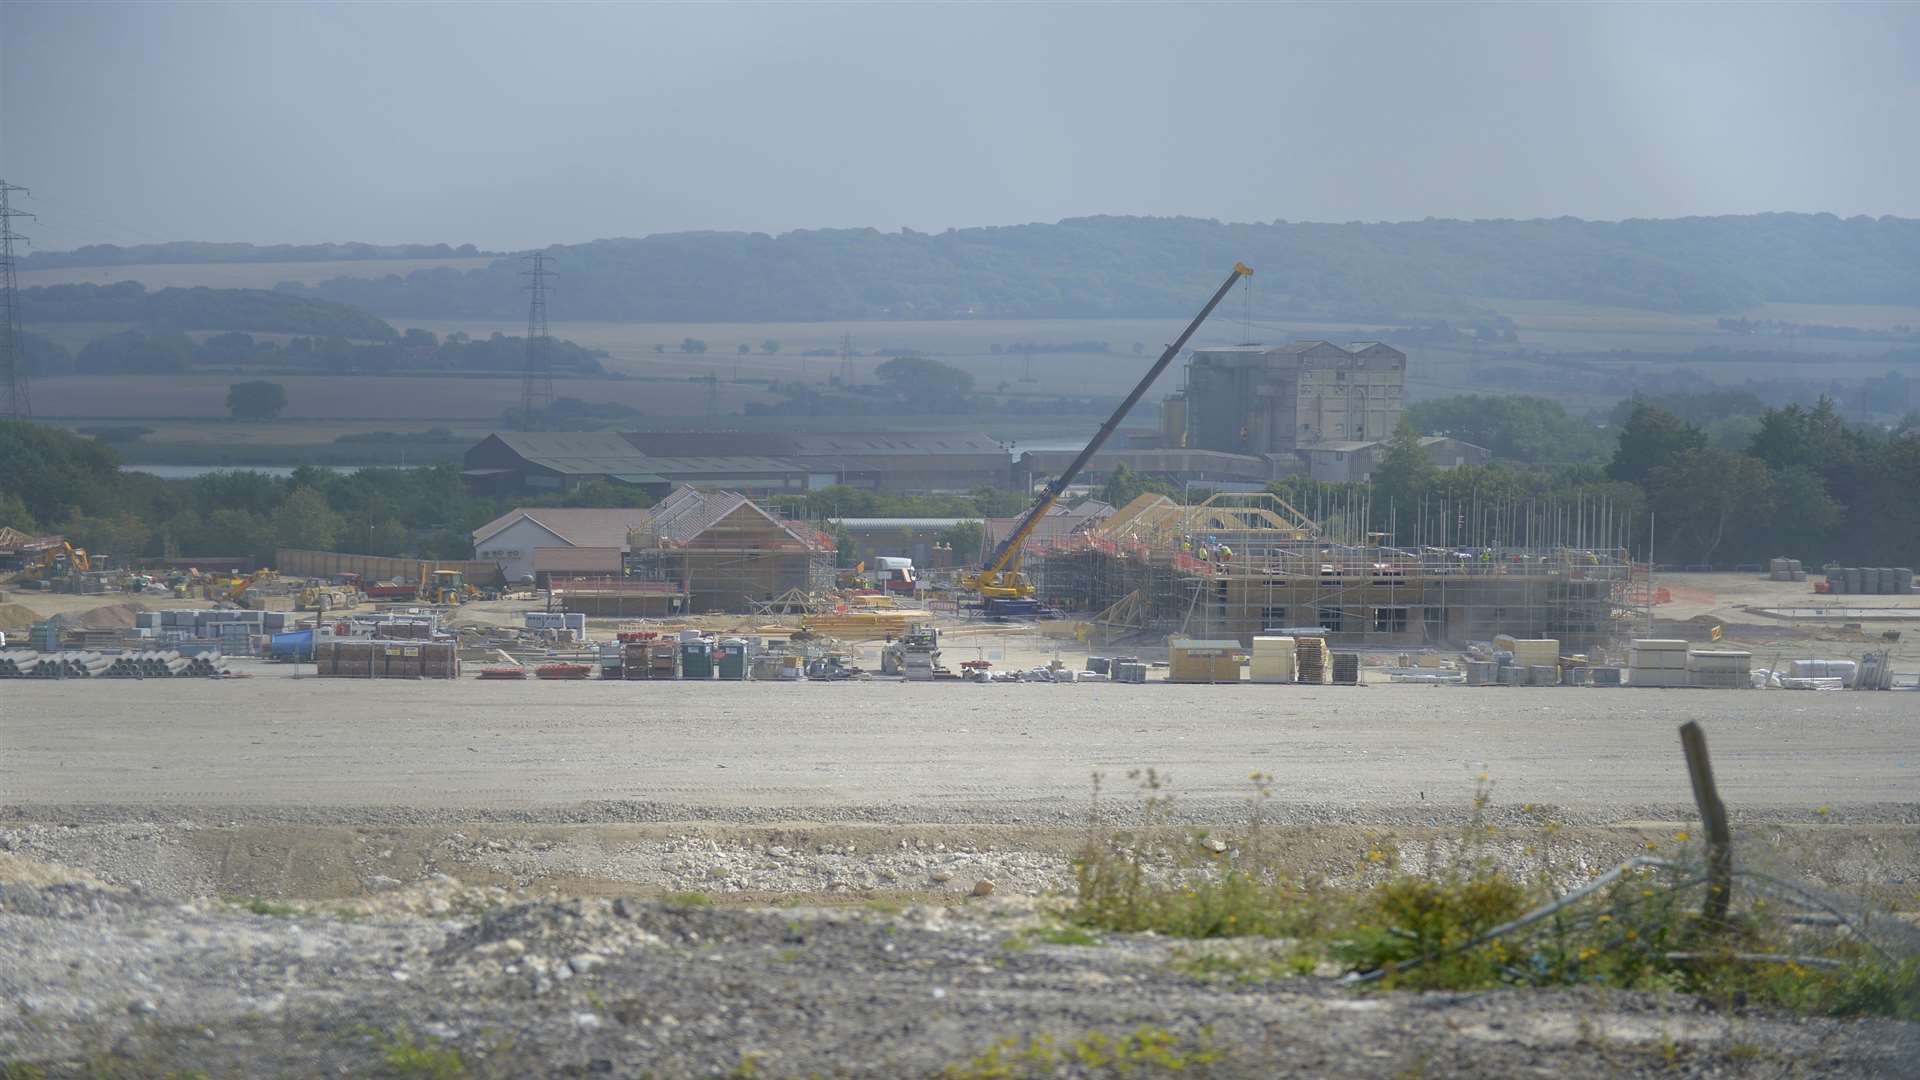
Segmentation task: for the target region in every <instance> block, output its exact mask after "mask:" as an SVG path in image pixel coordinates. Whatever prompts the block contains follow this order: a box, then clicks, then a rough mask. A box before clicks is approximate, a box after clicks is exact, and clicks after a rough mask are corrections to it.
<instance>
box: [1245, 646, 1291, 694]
mask: <svg viewBox="0 0 1920 1080" xmlns="http://www.w3.org/2000/svg"><path fill="white" fill-rule="evenodd" d="M1296 648H1297V646H1296V644H1295V642H1294V639H1293V638H1290V637H1256V638H1254V639H1253V656H1252V658H1251V660H1250V661H1249V663H1248V672H1247V673H1248V675H1249V677H1251V678H1252V680H1253V681H1254V682H1257V683H1290V682H1292V681H1293V680H1294V654H1295V650H1296Z"/></svg>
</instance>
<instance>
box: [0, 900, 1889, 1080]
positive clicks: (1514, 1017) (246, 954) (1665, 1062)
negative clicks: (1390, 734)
mask: <svg viewBox="0 0 1920 1080" xmlns="http://www.w3.org/2000/svg"><path fill="white" fill-rule="evenodd" d="M44 879H45V875H42V880H43V883H42V884H37V885H33V884H17V883H16V884H7V885H4V886H0V995H3V996H4V997H5V998H6V1000H8V1001H10V1002H12V1003H13V1004H14V1007H13V1008H10V1009H8V1010H6V1011H5V1012H4V1013H3V1014H0V1062H5V1063H9V1064H13V1065H21V1064H33V1065H38V1066H41V1067H43V1068H44V1069H45V1070H46V1072H47V1074H48V1075H56V1076H64V1075H138V1076H162V1075H167V1074H168V1073H169V1072H173V1071H184V1070H189V1069H192V1070H199V1073H198V1074H200V1075H206V1076H209V1077H225V1076H238V1077H253V1076H320V1075H339V1076H378V1075H412V1076H436V1075H455V1074H454V1073H451V1072H444V1073H436V1072H430V1071H426V1068H427V1066H426V1065H425V1064H423V1063H422V1059H421V1057H420V1056H419V1055H416V1056H415V1057H414V1058H413V1061H412V1066H411V1071H409V1070H408V1069H406V1068H402V1067H401V1066H402V1065H403V1064H404V1054H403V1053H402V1051H401V1049H400V1048H402V1047H413V1048H415V1049H416V1050H418V1049H421V1048H426V1049H427V1050H428V1052H429V1055H437V1060H438V1062H439V1064H440V1065H441V1066H442V1067H448V1065H449V1055H450V1053H458V1054H459V1055H460V1058H461V1063H462V1064H463V1065H464V1067H465V1068H466V1069H467V1070H469V1071H470V1072H471V1073H472V1074H474V1075H479V1076H503V1077H504V1076H527V1075H553V1076H566V1075H616V1076H644V1075H654V1076H724V1075H734V1076H744V1075H751V1076H760V1077H774V1076H780V1077H784V1076H796V1077H797V1076H834V1077H918V1076H933V1075H937V1074H939V1073H940V1072H941V1070H942V1069H944V1068H946V1067H947V1066H950V1065H955V1064H960V1063H964V1062H967V1061H968V1060H970V1059H972V1058H974V1057H975V1056H976V1055H978V1054H979V1053H981V1052H982V1051H984V1050H986V1049H987V1048H988V1047H990V1046H991V1045H993V1044H994V1043H996V1042H998V1041H1000V1040H1003V1039H1007V1038H1017V1039H1025V1038H1027V1037H1029V1036H1032V1035H1035V1034H1049V1035H1052V1036H1053V1037H1055V1038H1056V1039H1059V1040H1062V1041H1070V1040H1073V1039H1076V1038H1084V1037H1086V1036H1088V1035H1090V1034H1092V1033H1105V1034H1109V1035H1115V1036H1120V1035H1125V1034H1127V1033H1130V1032H1133V1031H1135V1030H1137V1029H1139V1028H1141V1027H1148V1028H1151V1029H1154V1030H1157V1031H1164V1032H1166V1033H1168V1035H1170V1036H1171V1037H1173V1038H1175V1039H1177V1040H1178V1046H1180V1047H1182V1048H1192V1049H1202V1048H1204V1049H1208V1050H1210V1051H1211V1052H1212V1053H1214V1054H1217V1055H1218V1056H1219V1060H1218V1061H1217V1062H1215V1063H1213V1064H1211V1065H1209V1066H1207V1067H1206V1068H1204V1069H1198V1070H1196V1069H1188V1070H1186V1071H1185V1072H1184V1073H1183V1075H1199V1076H1229V1077H1255V1076H1272V1075H1276V1074H1278V1073H1288V1074H1297V1075H1315V1076H1354V1077H1386V1076H1409V1075H1427V1076H1466V1075H1475V1076H1483V1075H1502V1076H1516V1075H1542V1076H1551V1075H1562V1076H1592V1075H1623V1076H1638V1075H1692V1076H1744V1075H1752V1076H1825V1077H1831V1076H1861V1077H1868V1076H1874V1077H1879V1076H1899V1075H1913V1072H1912V1066H1913V1062H1914V1061H1916V1060H1920V1028H1916V1027H1915V1026H1914V1025H1902V1024H1896V1023H1891V1022H1882V1021H1855V1022H1837V1021H1826V1020H1807V1019H1800V1018H1791V1017H1783V1016H1777V1015H1771V1014H1764V1013H1758V1012H1751V1011H1746V1010H1739V1009H1735V1010H1730V1011H1717V1010H1714V1009H1711V1008H1707V1007H1705V1006H1703V1005H1702V1004H1700V1003H1698V1002H1695V1001H1693V1000H1691V999H1684V998H1672V997H1668V998H1661V997H1652V996H1646V995H1634V994H1602V993H1589V992H1547V993H1513V992H1489V993H1475V994H1425V995H1409V994H1377V995H1365V996H1363V995H1360V994H1357V993H1355V992H1353V991H1349V990H1346V989H1343V988H1340V987H1339V986H1337V985H1335V984H1334V983H1333V981H1332V980H1331V979H1327V978H1312V977H1307V978H1298V979H1289V980H1283V981H1278V982H1271V983H1217V982H1207V981H1202V980H1199V979H1195V978H1192V977H1189V976H1186V975H1183V974H1180V973H1179V972H1178V971H1176V970H1175V969H1174V968H1173V966H1172V965H1171V964H1170V961H1172V960H1173V959H1174V958H1175V955H1176V949H1177V948H1178V946H1176V945H1174V944H1171V943H1169V942H1167V941H1166V940H1164V939H1157V938H1154V937H1151V936H1115V937H1113V938H1110V939H1107V940H1104V941H1102V942H1101V943H1099V944H1097V945H1091V946H1084V945H1055V944H1048V943H1046V942H1045V941H1044V940H1043V939H1040V938H1038V937H1036V936H1034V935H1032V934H1030V933H1028V932H1027V931H1030V930H1031V929H1032V928H1033V927H1034V926H1035V924H1036V918H1035V913H1034V910H1033V906H1032V905H1031V904H1030V903H1019V902H1008V901H1000V900H998V899H997V898H996V899H991V900H986V901H978V902H975V903H973V904H971V905H969V906H967V907H965V908H961V909H950V908H941V907H916V908H910V909H907V910H906V911H905V912H903V913H901V914H899V915H888V914H881V913H876V912H868V911H836V912H821V911H810V912H803V911H768V910H721V909H710V908H700V907H672V906H662V905H658V904H650V903H641V902H636V901H629V900H607V899H587V900H573V901H569V902H563V903H526V904H514V903H506V902H505V900H506V898H505V897H504V896H503V895H502V894H500V893H498V892H497V891H490V890H475V889H472V888H463V887H460V886H457V885H455V884H453V883H451V882H433V883H429V884H428V885H427V886H423V887H420V888H416V889H413V890H407V891H404V892H401V893H397V894H395V895H394V896H393V897H391V898H389V899H388V900H386V901H383V902H380V903H376V904H371V905H368V906H367V907H365V908H357V909H354V908H349V909H341V910H338V911H336V912H334V913H330V914H312V913H294V914H288V913H278V914H254V913H250V912H248V911H246V910H244V909H239V908H235V907H233V906H230V905H225V904H219V903H198V904H188V905H179V904H175V903H171V902H166V901H161V900H158V899H155V898H151V897H148V896H143V895H139V894H135V893H128V892H122V891H116V890H110V889H101V888H98V887H95V886H90V885H85V884H47V883H44ZM362 912H364V913H362ZM115 1070H117V1072H116V1071H115ZM1086 1075H1094V1074H1086ZM1130 1075H1155V1074H1154V1073H1153V1072H1152V1071H1151V1070H1140V1071H1137V1072H1134V1073H1132V1074H1130Z"/></svg>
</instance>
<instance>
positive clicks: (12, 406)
mask: <svg viewBox="0 0 1920 1080" xmlns="http://www.w3.org/2000/svg"><path fill="white" fill-rule="evenodd" d="M16 191H18V192H20V193H21V194H23V195H31V194H33V193H32V192H30V191H28V190H27V189H26V188H23V187H20V186H18V185H15V184H9V183H7V182H6V181H5V180H0V383H4V384H5V385H4V389H5V391H6V395H7V400H6V413H5V415H6V417H7V419H9V420H25V419H27V418H28V417H30V416H32V415H33V396H32V394H31V393H30V392H29V390H28V387H27V362H26V358H25V357H23V356H21V355H20V296H19V294H20V290H19V282H18V281H17V280H15V278H14V267H13V242H14V241H15V240H25V239H26V237H24V236H22V235H20V234H19V233H17V232H14V231H13V219H14V218H17V217H24V218H30V217H33V215H32V214H30V213H28V212H27V211H25V210H15V209H14V208H13V206H12V205H11V204H10V203H9V202H8V197H9V196H11V195H12V194H13V193H14V192H16Z"/></svg>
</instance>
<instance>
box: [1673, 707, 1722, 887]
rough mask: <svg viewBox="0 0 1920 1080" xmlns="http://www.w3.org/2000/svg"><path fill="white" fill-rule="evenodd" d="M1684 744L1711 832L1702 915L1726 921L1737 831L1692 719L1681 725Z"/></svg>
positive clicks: (1702, 734)
mask: <svg viewBox="0 0 1920 1080" xmlns="http://www.w3.org/2000/svg"><path fill="white" fill-rule="evenodd" d="M1680 746H1681V748H1682V749H1683V750H1685V751H1686V753H1687V776H1688V778H1689V779H1691V780H1692V781H1693V801H1694V804H1695V805H1697V806H1698V807H1699V808H1700V823H1701V825H1702V826H1703V827H1705V829H1706V832H1707V902H1706V904H1705V906H1704V907H1703V908H1702V909H1701V914H1702V915H1704V916H1705V917H1706V920H1707V922H1709V923H1715V924H1717V923H1723V922H1725V921H1726V918H1727V905H1728V903H1729V902H1731V901H1732V899H1733V833H1732V831H1731V830H1730V829H1729V828H1728V827H1727V806H1726V804H1725V803H1723V802H1721V801H1720V792H1719V790H1718V789H1717V788H1715V787H1714V783H1713V763H1712V762H1711V761H1709V760H1708V759H1707V734H1706V732H1705V731H1703V730H1701V728H1700V725H1699V724H1698V723H1697V722H1695V721H1692V720H1689V721H1687V722H1686V723H1684V724H1681V725H1680Z"/></svg>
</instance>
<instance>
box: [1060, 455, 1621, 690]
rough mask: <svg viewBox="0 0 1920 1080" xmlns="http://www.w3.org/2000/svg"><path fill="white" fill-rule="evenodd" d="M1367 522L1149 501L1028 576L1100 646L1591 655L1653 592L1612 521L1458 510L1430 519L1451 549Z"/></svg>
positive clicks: (1241, 503) (1269, 505)
mask: <svg viewBox="0 0 1920 1080" xmlns="http://www.w3.org/2000/svg"><path fill="white" fill-rule="evenodd" d="M1357 497H1363V496H1359V495H1358V494H1357ZM1370 509H1371V508H1369V507H1366V506H1365V505H1364V504H1356V505H1352V506H1345V505H1342V506H1337V507H1325V508H1322V510H1324V511H1327V512H1326V513H1323V514H1322V516H1321V520H1320V521H1316V520H1315V519H1314V518H1311V517H1309V516H1308V515H1306V514H1303V513H1301V512H1300V511H1299V510H1297V509H1296V508H1294V507H1293V506H1290V505H1289V504H1287V503H1286V502H1285V501H1284V500H1282V499H1280V498H1279V497H1277V496H1274V495H1271V494H1266V493H1257V494H1247V495H1219V496H1215V497H1214V498H1212V499H1209V500H1207V501H1206V502H1204V503H1201V504H1198V505H1193V506H1183V505H1181V504H1179V503H1176V502H1174V501H1172V500H1170V499H1167V498H1165V497H1164V496H1159V495H1143V496H1141V497H1140V498H1138V499H1136V500H1134V501H1133V502H1132V503H1130V504H1128V505H1127V506H1125V507H1123V508H1122V509H1121V510H1120V511H1119V512H1117V513H1115V514H1113V515H1112V516H1111V517H1108V518H1106V519H1105V520H1102V521H1100V522H1098V523H1097V524H1094V525H1092V526H1091V527H1089V528H1088V529H1086V530H1084V531H1081V532H1078V533H1076V534H1074V535H1072V536H1068V537H1061V538H1056V539H1054V540H1053V541H1051V542H1049V543H1045V544H1042V545H1040V546H1039V547H1037V548H1036V549H1034V550H1032V551H1030V552H1029V556H1028V563H1027V566H1028V571H1029V573H1030V575H1031V576H1032V577H1033V579H1034V582H1035V584H1036V585H1037V586H1038V588H1039V589H1040V594H1041V597H1042V598H1043V600H1044V601H1045V602H1046V603H1048V604H1049V605H1050V606H1052V607H1056V608H1059V609H1061V610H1064V611H1068V612H1072V613H1075V614H1078V615H1082V616H1090V617H1091V635H1092V640H1093V641H1094V643H1095V644H1100V645H1104V644H1106V643H1111V642H1118V641H1122V640H1124V639H1127V638H1129V637H1137V638H1139V639H1142V640H1145V639H1150V638H1155V637H1160V636H1164V635H1167V634H1180V635H1184V636H1189V637H1197V638H1213V639H1217V638H1237V639H1239V640H1240V641H1241V642H1242V643H1243V644H1247V643H1250V642H1251V640H1252V638H1253V637H1254V636H1255V635H1257V634H1262V633H1266V632H1268V631H1274V630H1280V629H1283V628H1301V627H1320V628H1323V629H1324V630H1325V631H1326V632H1327V635H1328V637H1329V639H1330V641H1331V642H1332V643H1333V644H1336V645H1344V646H1347V647H1349V648H1355V647H1358V648H1380V649H1393V648H1401V649H1413V648H1426V647H1438V648H1461V647H1464V646H1466V645H1467V644H1468V643H1469V642H1473V641H1488V640H1491V639H1492V638H1493V637H1494V636H1495V635H1497V634H1510V635H1513V636H1514V637H1518V638H1556V639H1558V640H1559V641H1561V642H1562V645H1563V647H1564V648H1565V649H1567V650H1568V651H1570V652H1586V651H1593V650H1597V649H1602V648H1605V647H1606V646H1607V645H1609V644H1610V643H1612V642H1614V641H1616V640H1618V639H1619V637H1620V636H1621V631H1622V629H1623V628H1624V622H1625V620H1626V619H1627V617H1628V616H1629V614H1630V613H1631V611H1632V609H1633V608H1634V607H1635V606H1636V603H1637V602H1639V597H1638V593H1639V592H1641V591H1644V588H1645V581H1644V568H1640V570H1639V571H1638V572H1637V573H1636V568H1635V567H1634V565H1633V564H1632V563H1631V562H1630V561H1629V560H1628V559H1627V557H1626V554H1625V551H1624V541H1623V540H1622V538H1623V537H1624V536H1625V535H1626V525H1627V523H1626V522H1624V521H1622V522H1617V523H1616V522H1614V521H1612V520H1611V517H1610V516H1609V515H1608V514H1607V513H1606V512H1605V510H1604V508H1600V507H1588V506H1585V505H1579V506H1568V507H1560V506H1546V505H1534V504H1531V503H1529V504H1525V505H1515V506H1510V507H1508V506H1503V507H1497V508H1496V507H1487V508H1482V507H1474V508H1471V512H1470V513H1468V512H1458V513H1456V512H1455V511H1454V510H1453V509H1452V508H1448V509H1447V511H1446V513H1445V514H1444V515H1436V516H1435V517H1440V516H1444V517H1445V519H1446V527H1445V528H1444V530H1441V529H1439V528H1438V527H1437V526H1436V529H1435V531H1436V532H1437V533H1438V532H1444V534H1445V535H1435V536H1433V537H1431V538H1430V539H1431V540H1432V541H1433V542H1429V543H1422V542H1416V543H1414V544H1412V545H1395V544H1393V543H1391V542H1390V541H1391V536H1390V535H1389V534H1387V533H1383V532H1369V531H1367V530H1366V529H1365V527H1364V526H1363V525H1360V524H1358V523H1360V522H1364V521H1366V520H1368V519H1369V516H1370ZM1410 516H1412V515H1410ZM1420 520H1433V519H1430V518H1427V517H1425V516H1422V518H1421V519H1420ZM1323 521H1326V522H1331V524H1330V525H1323V524H1322V522H1323ZM1343 522H1353V523H1354V524H1350V525H1349V524H1342V523H1343ZM1470 523H1472V525H1473V526H1474V527H1473V528H1472V529H1470V528H1469V525H1470ZM1408 531H1410V532H1413V533H1416V534H1417V533H1419V532H1422V531H1424V530H1423V529H1420V528H1413V529H1409V530H1408ZM1418 539H1419V540H1424V539H1428V538H1425V537H1419V538H1418ZM1515 539H1517V540H1518V541H1519V542H1518V543H1515V542H1512V541H1514V540H1515ZM1609 539H1611V540H1613V541H1614V542H1611V543H1609V542H1608V540H1609ZM1468 541H1471V542H1468Z"/></svg>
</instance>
